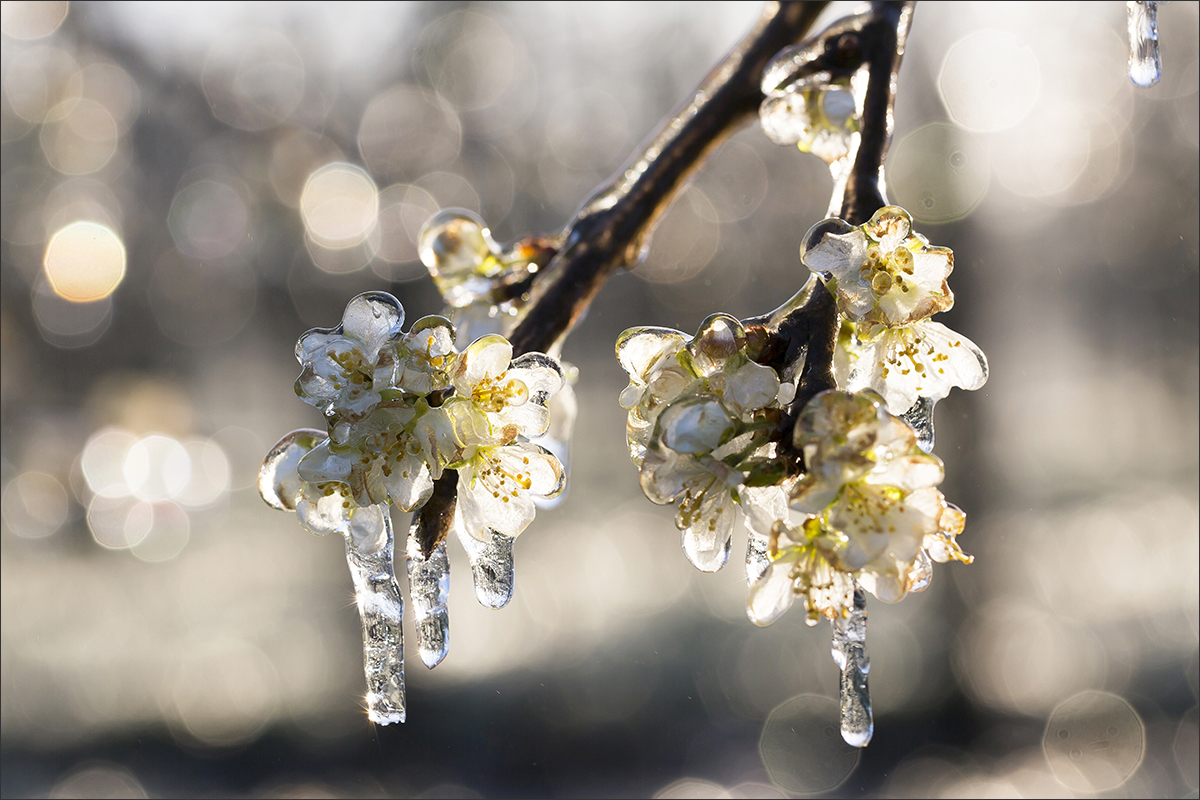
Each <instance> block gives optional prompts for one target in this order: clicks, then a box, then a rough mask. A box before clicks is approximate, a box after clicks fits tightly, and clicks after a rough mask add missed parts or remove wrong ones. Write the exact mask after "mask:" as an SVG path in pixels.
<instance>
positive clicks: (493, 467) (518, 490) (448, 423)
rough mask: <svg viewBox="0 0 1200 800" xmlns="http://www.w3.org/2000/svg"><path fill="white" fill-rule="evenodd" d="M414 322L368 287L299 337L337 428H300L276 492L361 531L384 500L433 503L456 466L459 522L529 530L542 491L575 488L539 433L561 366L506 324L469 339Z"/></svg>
mask: <svg viewBox="0 0 1200 800" xmlns="http://www.w3.org/2000/svg"><path fill="white" fill-rule="evenodd" d="M403 323H404V309H403V308H402V307H401V305H400V303H399V302H398V301H397V300H396V299H395V298H394V297H392V296H391V295H389V294H385V293H382V292H368V293H366V294H362V295H359V296H358V297H355V298H354V299H353V300H351V301H350V302H349V304H347V306H346V311H345V314H344V316H343V317H342V324H341V325H339V326H338V327H336V328H333V329H316V330H311V331H309V332H308V333H306V334H304V335H303V336H302V337H300V341H299V342H298V343H297V345H296V358H297V359H298V360H299V361H300V363H301V365H302V371H301V373H300V377H299V378H298V379H297V381H296V394H297V395H299V396H300V398H301V399H302V400H304V401H305V402H306V403H309V404H310V405H313V406H315V407H316V408H318V409H320V410H321V412H322V413H323V414H324V415H325V418H326V422H327V428H328V435H327V436H324V437H322V436H321V435H320V434H319V433H312V434H310V435H308V436H306V437H304V442H303V444H299V443H300V440H299V439H296V438H295V436H294V435H293V438H292V439H291V440H290V441H291V442H292V444H294V445H298V446H300V448H301V449H302V450H303V452H302V454H296V453H293V455H291V456H289V457H288V458H289V459H290V460H287V461H286V462H280V463H278V464H275V465H273V466H272V474H273V476H274V477H273V484H272V485H273V486H279V487H283V488H280V489H279V490H278V491H275V496H277V497H279V498H281V501H280V502H281V503H282V504H283V506H284V507H287V506H291V507H293V508H294V509H295V511H296V512H297V513H298V515H299V518H300V523H301V525H302V526H304V527H305V528H306V529H307V530H309V531H312V532H313V533H320V534H324V533H342V534H344V535H350V533H351V532H353V531H354V530H355V529H356V526H358V527H364V526H366V525H367V523H366V520H367V519H375V517H377V516H379V515H380V514H381V513H382V512H381V508H380V507H381V506H383V505H385V504H389V503H390V504H393V505H396V506H398V507H399V508H401V509H402V510H405V511H411V510H413V509H415V508H417V507H419V506H421V505H423V504H424V503H425V502H426V501H427V500H428V499H429V497H430V496H431V494H432V493H433V482H434V481H435V480H437V479H438V478H440V477H442V474H443V473H444V472H445V470H447V469H454V470H457V471H458V498H459V500H458V504H457V507H456V509H457V510H456V514H457V517H458V521H459V524H460V529H462V530H464V531H465V532H466V533H468V534H470V535H471V536H472V537H474V538H475V539H478V540H480V541H489V540H490V539H491V538H492V535H493V534H495V533H499V534H502V535H505V536H508V537H515V536H517V535H518V534H519V533H521V531H523V530H524V529H525V528H526V527H527V526H528V525H529V523H530V522H531V521H532V519H533V515H534V505H533V498H534V497H553V496H555V495H557V494H558V493H560V492H561V491H562V489H563V483H564V473H563V468H562V465H561V464H560V463H559V461H558V459H557V458H555V457H554V456H553V455H552V454H551V453H549V452H548V451H547V450H545V449H544V448H541V447H539V446H538V445H536V444H533V443H531V442H530V441H529V440H531V439H535V438H537V437H539V436H542V435H543V434H545V433H546V431H547V428H548V427H549V424H550V412H549V409H548V405H549V402H550V399H551V397H552V396H553V395H554V394H555V393H556V392H557V391H558V390H559V389H560V388H562V385H563V372H562V368H561V367H560V366H559V364H558V362H557V361H555V360H554V359H553V358H550V357H549V356H546V355H543V354H541V353H529V354H526V355H523V356H520V357H518V358H516V359H513V357H512V345H511V344H509V342H508V341H507V340H506V339H504V338H503V337H501V336H496V335H491V336H484V337H481V338H479V339H477V340H476V341H474V342H472V343H471V344H470V345H469V346H467V347H466V349H465V350H462V351H461V352H460V351H459V350H457V349H456V347H455V329H454V326H453V325H452V324H451V323H450V321H449V320H447V319H445V318H442V317H425V318H424V319H420V320H418V321H417V322H415V323H413V325H412V327H411V328H410V329H409V331H408V332H407V333H405V332H403V331H402V326H403ZM285 441H288V440H287V439H285ZM281 444H282V443H281ZM277 449H278V448H277ZM294 449H295V448H293V450H294ZM277 458H282V455H279V456H277ZM270 462H271V458H270V457H269V458H268V463H270ZM293 462H294V463H293ZM265 467H266V465H264V468H265ZM264 496H267V494H266V493H265V492H264ZM268 502H270V499H268Z"/></svg>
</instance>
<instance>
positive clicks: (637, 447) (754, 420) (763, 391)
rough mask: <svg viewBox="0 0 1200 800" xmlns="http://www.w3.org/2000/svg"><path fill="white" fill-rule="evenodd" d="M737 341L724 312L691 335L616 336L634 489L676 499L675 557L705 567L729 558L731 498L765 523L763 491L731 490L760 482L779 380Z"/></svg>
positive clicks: (765, 526)
mask: <svg viewBox="0 0 1200 800" xmlns="http://www.w3.org/2000/svg"><path fill="white" fill-rule="evenodd" d="M745 347H746V334H745V330H744V329H743V327H742V325H741V323H739V322H738V321H737V320H735V319H734V318H732V317H729V316H727V315H724V314H716V315H713V316H712V317H709V318H708V319H707V320H705V321H704V323H702V324H701V326H700V330H699V331H698V332H697V333H696V336H695V337H689V336H687V335H686V334H683V333H681V332H679V331H675V330H670V329H667V328H633V329H630V330H627V331H625V333H623V334H621V337H620V338H619V339H618V341H617V357H618V359H619V360H620V362H621V365H622V366H623V367H624V368H625V371H626V372H628V373H629V379H630V383H629V386H628V387H626V389H625V390H624V391H623V392H622V393H621V405H622V406H624V407H625V408H626V409H627V410H628V412H629V416H628V421H627V426H626V432H627V437H628V441H629V450H630V457H631V458H632V460H633V462H634V463H635V464H636V465H637V466H638V467H639V479H640V482H641V486H642V491H643V492H644V493H645V494H646V496H647V497H648V498H649V499H650V500H652V501H653V502H655V503H660V504H668V503H675V504H676V509H677V511H676V515H675V524H676V526H677V527H678V528H679V529H680V530H681V531H683V549H684V553H685V554H686V555H687V557H688V559H689V560H690V561H691V562H692V563H693V564H694V565H695V566H696V567H698V568H699V569H702V570H705V571H707V572H712V571H715V570H718V569H720V568H721V567H722V566H724V564H725V562H726V560H727V559H728V555H729V547H730V534H731V533H732V531H733V525H734V519H735V514H734V508H735V503H740V504H741V505H742V506H743V508H744V509H746V512H747V514H748V517H749V519H750V520H751V525H752V527H755V528H759V529H761V531H760V532H761V533H762V534H763V535H765V533H766V531H767V530H769V528H770V524H771V523H770V520H769V519H768V517H769V516H770V515H769V514H768V513H766V512H763V511H761V510H760V507H761V506H763V505H767V504H769V503H770V498H769V497H767V496H764V495H765V494H769V493H764V492H761V491H760V492H757V493H755V492H739V487H742V486H743V484H745V483H746V482H747V481H748V479H749V477H750V476H754V477H755V478H756V480H754V481H752V482H753V483H755V484H756V486H757V485H759V484H760V483H761V482H760V481H758V480H757V478H758V476H760V475H761V474H764V473H768V472H770V470H771V469H772V467H771V462H772V461H773V460H774V458H773V457H774V455H775V453H774V445H773V444H772V443H770V442H769V441H768V438H769V431H770V428H771V427H772V425H773V424H774V423H775V422H777V421H778V419H779V414H780V411H779V399H780V394H781V386H780V382H779V376H778V375H777V374H776V372H775V370H773V369H771V368H770V367H765V366H763V365H761V364H757V363H755V362H753V361H751V360H750V359H749V358H748V357H747V356H746V354H745ZM788 387H789V388H790V385H788ZM783 391H784V393H785V394H786V390H783ZM767 483H774V481H773V480H771V481H767Z"/></svg>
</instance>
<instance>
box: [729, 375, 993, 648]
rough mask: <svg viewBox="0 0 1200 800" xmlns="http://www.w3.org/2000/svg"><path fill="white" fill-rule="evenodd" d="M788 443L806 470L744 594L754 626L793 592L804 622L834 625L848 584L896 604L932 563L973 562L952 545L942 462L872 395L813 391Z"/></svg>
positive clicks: (958, 516) (849, 596)
mask: <svg viewBox="0 0 1200 800" xmlns="http://www.w3.org/2000/svg"><path fill="white" fill-rule="evenodd" d="M795 445H796V446H797V447H798V448H800V449H801V451H802V452H803V454H804V462H805V465H806V467H807V471H806V472H805V474H804V476H803V478H801V479H800V480H799V481H798V482H797V483H796V484H795V486H794V487H793V489H792V491H791V497H790V505H791V508H792V509H793V510H795V511H798V512H801V513H803V514H804V515H805V517H804V519H803V521H802V522H800V523H799V524H796V525H793V524H789V523H788V522H785V521H783V520H780V521H777V522H776V523H775V525H774V527H773V530H772V533H771V551H770V555H771V559H772V560H771V563H770V565H769V566H768V567H767V570H766V572H765V573H764V574H763V575H762V576H761V577H760V578H759V579H758V580H757V581H755V583H754V584H753V585H752V586H751V589H750V602H749V612H750V618H751V619H752V620H754V622H756V623H757V624H759V625H769V624H771V623H772V622H774V621H775V620H776V619H777V618H778V617H779V615H780V614H782V613H783V612H784V611H786V610H787V609H788V607H790V606H791V604H792V601H793V599H794V598H795V597H797V596H800V597H802V598H803V600H804V607H805V611H806V613H807V615H808V620H809V622H810V623H815V622H816V620H817V619H818V618H819V617H821V616H824V617H828V618H830V619H838V618H841V617H844V616H846V615H847V614H848V613H849V610H850V609H851V607H852V603H853V595H854V582H855V581H858V583H859V584H861V585H862V586H863V588H865V589H866V590H867V591H869V592H871V593H872V594H874V595H875V596H876V597H878V598H879V599H880V600H883V601H885V602H889V603H894V602H897V601H899V600H900V599H902V598H903V597H904V596H905V595H906V594H907V593H909V592H919V591H921V590H922V589H924V588H925V587H926V586H928V585H929V580H930V577H931V563H930V562H931V560H932V561H939V562H945V561H949V560H951V559H953V560H957V561H961V562H963V563H967V564H969V563H971V561H972V558H971V557H970V556H967V555H965V554H963V552H962V550H960V549H959V547H958V544H957V542H956V540H955V537H956V536H957V535H958V534H959V533H961V532H962V530H963V524H964V521H965V517H964V515H963V513H962V511H960V510H959V509H958V508H956V507H955V506H953V505H950V504H949V503H947V502H946V499H945V497H943V496H942V493H941V492H939V491H938V490H937V489H935V488H934V487H935V486H937V485H938V484H939V483H941V481H942V477H943V470H942V462H941V461H940V460H939V459H938V458H937V457H936V456H933V455H930V454H928V453H925V452H924V451H922V450H921V448H920V447H918V445H917V439H916V435H915V434H914V432H913V430H912V428H910V427H909V426H908V425H906V424H905V423H904V422H903V421H902V420H900V419H899V418H897V417H895V416H893V415H891V414H889V413H888V412H887V410H886V408H885V405H884V402H883V398H881V397H880V396H879V395H877V394H875V392H873V391H871V390H865V391H862V392H859V393H856V394H851V393H849V392H842V391H837V390H828V391H825V392H821V393H820V394H818V395H817V396H816V397H815V398H813V400H812V401H811V402H810V403H809V404H808V405H807V406H805V408H804V410H803V412H802V413H801V415H800V419H799V420H798V422H797V425H796V428H795Z"/></svg>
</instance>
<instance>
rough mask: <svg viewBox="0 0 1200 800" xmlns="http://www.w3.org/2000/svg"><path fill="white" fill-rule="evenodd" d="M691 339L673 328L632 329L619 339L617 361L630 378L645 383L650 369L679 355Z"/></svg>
mask: <svg viewBox="0 0 1200 800" xmlns="http://www.w3.org/2000/svg"><path fill="white" fill-rule="evenodd" d="M690 338H691V337H689V336H687V335H686V334H684V333H681V332H680V331H677V330H674V329H672V328H630V329H629V330H627V331H625V332H624V333H622V334H621V335H620V336H619V337H617V360H618V361H620V362H621V366H622V367H624V368H625V371H626V372H627V373H629V376H630V378H632V379H634V380H635V381H636V382H640V383H645V382H646V377H647V373H648V372H649V370H650V368H651V367H652V366H654V365H655V364H657V363H658V362H659V360H661V359H662V358H663V357H664V356H671V355H674V354H675V353H678V352H679V350H680V349H682V348H683V346H684V344H686V343H687V342H688V341H689V339H690Z"/></svg>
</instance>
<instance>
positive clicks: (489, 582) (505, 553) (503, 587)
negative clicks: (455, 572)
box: [455, 525, 514, 608]
mask: <svg viewBox="0 0 1200 800" xmlns="http://www.w3.org/2000/svg"><path fill="white" fill-rule="evenodd" d="M455 529H456V530H457V531H458V539H459V541H461V542H462V546H463V549H464V550H466V551H467V557H468V558H469V559H470V560H471V573H472V577H474V578H475V597H476V599H478V600H479V603H480V605H484V606H487V607H488V608H504V606H506V605H508V601H509V600H511V599H512V593H513V571H514V569H513V555H512V547H513V540H512V537H509V536H505V535H504V534H501V533H496V532H495V531H493V532H492V540H491V541H490V542H481V541H479V540H477V539H475V538H473V537H472V536H471V534H469V533H467V532H466V531H464V530H463V529H462V527H461V526H459V525H455Z"/></svg>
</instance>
